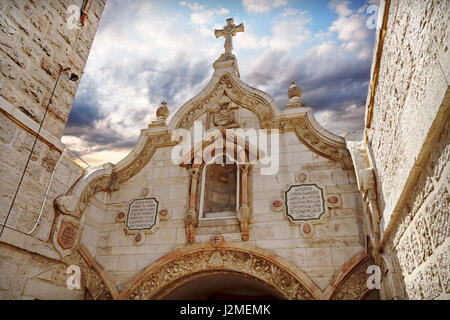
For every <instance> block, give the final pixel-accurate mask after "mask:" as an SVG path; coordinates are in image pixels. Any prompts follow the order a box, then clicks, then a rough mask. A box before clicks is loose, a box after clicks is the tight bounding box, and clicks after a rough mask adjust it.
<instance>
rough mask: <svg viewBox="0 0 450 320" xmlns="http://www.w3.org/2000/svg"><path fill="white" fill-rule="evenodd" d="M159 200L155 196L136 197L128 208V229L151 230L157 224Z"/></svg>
mask: <svg viewBox="0 0 450 320" xmlns="http://www.w3.org/2000/svg"><path fill="white" fill-rule="evenodd" d="M157 212H158V200H156V199H155V198H145V199H135V200H133V202H131V204H130V206H129V208H128V215H127V224H126V226H127V228H128V230H150V229H151V228H152V227H153V226H154V225H155V224H156V218H157Z"/></svg>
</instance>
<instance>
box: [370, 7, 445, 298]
mask: <svg viewBox="0 0 450 320" xmlns="http://www.w3.org/2000/svg"><path fill="white" fill-rule="evenodd" d="M449 19H450V3H449V2H448V1H439V0H436V1H431V0H430V1H415V0H409V1H396V0H394V1H390V7H389V11H388V16H387V27H386V36H385V39H384V45H383V50H382V53H381V54H382V55H381V60H380V69H379V76H378V79H379V80H378V85H377V87H376V89H375V99H374V103H373V118H372V120H371V123H370V127H369V129H368V131H367V135H368V145H367V147H368V151H369V154H370V157H371V160H372V165H373V166H374V169H375V175H376V180H377V196H378V205H379V210H380V213H381V222H380V232H381V238H380V240H381V246H382V249H383V250H384V251H383V259H386V260H387V261H390V262H389V263H388V265H390V266H387V267H386V268H388V269H390V271H391V272H392V279H391V280H389V277H386V278H385V279H384V280H386V281H385V283H388V282H389V281H392V283H391V284H390V285H388V286H385V287H384V289H383V290H382V293H383V294H384V297H385V298H396V299H397V298H400V299H404V298H409V299H436V298H442V297H444V298H447V299H448V289H449V285H448V281H449V280H448V275H449V262H448V248H449V247H448V246H449V244H448V241H449V240H448V236H449V233H450V229H449V228H450V225H449V214H448V213H449V195H448V190H449V178H450V172H449V170H448V169H449V168H448V167H449V165H448V162H449V149H448V148H449V135H448V121H449V104H450V97H449V95H450V94H449V90H448V88H449V87H448V86H449V83H450V52H449V50H448V45H449V43H450V37H449V33H450V28H449V26H448V23H447V21H448V20H449ZM378 45H380V43H378ZM374 63H375V61H374ZM369 112H370V111H369ZM375 214H376V213H375ZM394 270H395V271H394ZM396 273H397V274H396Z"/></svg>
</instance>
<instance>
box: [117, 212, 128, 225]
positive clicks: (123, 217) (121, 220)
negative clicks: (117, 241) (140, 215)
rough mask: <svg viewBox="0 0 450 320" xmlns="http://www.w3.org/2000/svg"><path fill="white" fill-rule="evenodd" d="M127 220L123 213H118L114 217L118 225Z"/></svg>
mask: <svg viewBox="0 0 450 320" xmlns="http://www.w3.org/2000/svg"><path fill="white" fill-rule="evenodd" d="M126 218H127V215H126V214H125V212H123V211H120V212H119V213H118V214H117V215H116V222H117V223H120V222H125V220H126Z"/></svg>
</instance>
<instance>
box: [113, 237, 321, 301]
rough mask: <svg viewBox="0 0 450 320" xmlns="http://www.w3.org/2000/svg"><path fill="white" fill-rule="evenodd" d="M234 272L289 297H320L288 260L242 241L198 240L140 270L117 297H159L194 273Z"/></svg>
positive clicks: (194, 274)
mask: <svg viewBox="0 0 450 320" xmlns="http://www.w3.org/2000/svg"><path fill="white" fill-rule="evenodd" d="M213 273H215V274H217V273H235V274H241V275H243V276H247V277H251V278H254V279H257V280H259V281H262V282H263V283H264V284H266V285H268V286H270V287H271V288H275V289H276V290H277V291H278V292H279V293H280V294H281V295H282V296H284V297H286V299H289V300H311V299H322V298H323V294H322V292H321V291H320V289H319V288H318V287H317V285H316V284H315V283H314V282H313V281H312V280H311V279H310V278H309V277H308V276H306V275H305V274H304V273H303V272H302V271H301V270H299V269H298V268H297V267H295V266H294V265H293V264H291V263H290V262H288V261H286V260H284V259H283V258H281V257H279V256H277V255H276V254H274V253H271V252H269V251H267V250H265V249H262V248H258V247H254V246H250V245H248V244H245V243H242V242H227V243H224V244H222V245H221V246H219V247H217V248H216V247H213V246H212V245H211V244H209V243H200V244H195V245H191V246H188V247H186V248H183V249H179V250H176V251H174V252H171V253H169V254H167V255H166V256H164V257H162V258H160V259H159V260H158V261H156V262H155V263H153V264H152V265H150V266H149V267H147V268H146V269H144V270H143V271H141V272H140V273H139V274H138V275H137V276H136V277H135V278H134V279H133V280H132V281H131V282H130V283H129V284H128V285H127V286H126V287H125V288H124V290H123V291H122V292H121V293H120V296H119V299H136V300H140V299H143V300H146V299H161V298H162V297H164V296H165V295H166V294H167V293H169V292H170V291H171V290H173V289H174V288H176V287H178V286H180V285H181V284H183V283H186V282H187V281H189V280H192V279H194V278H195V277H199V276H203V275H208V274H213Z"/></svg>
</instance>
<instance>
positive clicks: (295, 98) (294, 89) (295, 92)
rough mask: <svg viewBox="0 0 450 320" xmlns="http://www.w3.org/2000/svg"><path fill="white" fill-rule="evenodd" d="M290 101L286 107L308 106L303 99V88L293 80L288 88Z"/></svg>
mask: <svg viewBox="0 0 450 320" xmlns="http://www.w3.org/2000/svg"><path fill="white" fill-rule="evenodd" d="M288 98H289V102H288V104H287V105H286V108H297V107H306V105H305V102H304V101H303V100H302V89H300V87H299V86H297V84H296V83H295V81H292V82H291V86H290V87H289V89H288Z"/></svg>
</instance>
